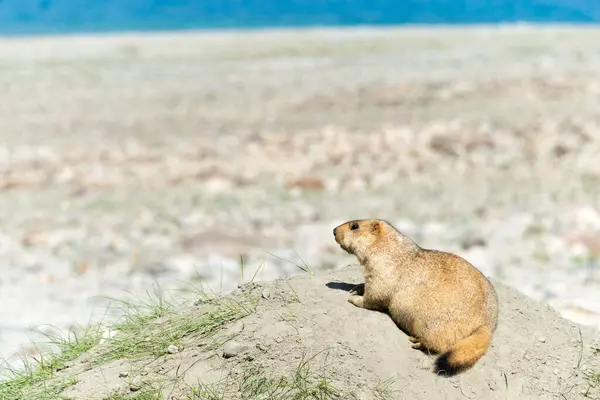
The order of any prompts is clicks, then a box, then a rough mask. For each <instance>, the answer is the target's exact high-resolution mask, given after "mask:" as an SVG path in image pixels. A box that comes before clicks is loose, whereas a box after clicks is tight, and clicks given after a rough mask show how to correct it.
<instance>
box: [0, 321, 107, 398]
mask: <svg viewBox="0 0 600 400" xmlns="http://www.w3.org/2000/svg"><path fill="white" fill-rule="evenodd" d="M102 332H103V328H102V326H101V325H100V324H95V325H90V326H89V327H87V328H85V329H83V330H81V332H77V331H75V330H72V331H70V332H69V333H68V334H67V335H66V336H65V337H63V336H60V335H50V334H47V333H42V335H43V336H45V337H46V338H47V339H48V342H49V344H50V345H52V346H53V347H55V348H56V349H57V350H56V351H53V352H52V353H48V354H41V355H40V356H39V357H37V358H34V359H33V360H30V359H28V358H23V359H22V363H23V368H20V369H17V368H15V367H12V366H10V365H9V364H8V363H7V362H5V365H4V366H3V367H2V369H1V370H0V373H1V375H2V378H3V381H2V382H0V399H2V400H20V399H24V398H30V399H35V400H46V399H48V400H49V399H57V398H60V396H59V394H60V393H61V392H62V391H63V390H64V389H65V388H66V387H68V386H70V385H73V384H75V383H76V380H74V379H65V380H59V381H58V382H52V383H47V381H48V380H49V379H50V378H51V377H52V376H53V375H54V373H55V372H56V371H58V370H61V369H64V368H65V367H67V365H68V363H69V362H71V361H73V360H75V359H76V358H77V357H79V356H80V355H81V354H83V353H85V352H87V351H88V350H90V349H92V348H93V347H94V346H96V345H97V344H98V343H99V342H100V339H101V338H102ZM26 391H27V394H26ZM25 396H26V397H25Z"/></svg>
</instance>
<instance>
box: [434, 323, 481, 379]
mask: <svg viewBox="0 0 600 400" xmlns="http://www.w3.org/2000/svg"><path fill="white" fill-rule="evenodd" d="M491 341H492V330H491V329H490V328H489V327H487V326H482V327H480V328H478V329H477V330H475V331H474V332H473V333H472V334H471V336H469V337H466V338H464V339H463V340H461V341H459V342H458V343H456V346H455V347H454V349H452V350H450V351H448V352H446V353H444V354H442V355H440V356H439V357H438V359H437V361H436V372H437V373H438V374H440V375H450V376H451V375H455V374H458V373H460V372H463V371H465V370H467V369H469V368H471V367H472V366H473V365H475V363H476V362H477V361H479V359H480V358H481V357H483V355H484V354H485V352H486V351H487V349H488V347H489V346H490V343H491Z"/></svg>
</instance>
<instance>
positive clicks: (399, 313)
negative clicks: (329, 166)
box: [333, 219, 498, 375]
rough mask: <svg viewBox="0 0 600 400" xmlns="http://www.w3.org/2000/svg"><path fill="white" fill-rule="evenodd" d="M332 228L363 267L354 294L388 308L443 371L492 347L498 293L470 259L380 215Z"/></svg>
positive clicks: (358, 302) (468, 363)
mask: <svg viewBox="0 0 600 400" xmlns="http://www.w3.org/2000/svg"><path fill="white" fill-rule="evenodd" d="M333 234H334V236H335V240H336V242H337V243H338V244H339V245H340V247H341V248H342V249H344V250H345V251H347V252H348V253H350V254H353V255H355V256H356V257H357V258H358V261H359V262H360V264H361V265H362V266H363V267H364V268H365V283H364V284H361V285H358V286H357V287H355V288H354V289H353V290H352V291H351V293H352V295H351V296H350V297H349V298H348V301H349V302H350V303H352V304H353V305H355V306H356V307H361V308H365V309H368V310H376V311H380V312H384V313H387V314H388V315H389V316H390V317H391V318H392V320H393V321H394V322H395V323H396V325H397V326H398V327H399V328H400V329H401V330H403V331H404V332H405V333H406V334H407V335H408V336H409V338H408V339H409V340H410V341H411V342H412V343H413V344H412V347H413V348H416V349H421V350H422V351H425V352H429V353H433V354H440V356H439V357H438V359H437V360H436V372H437V373H440V374H444V375H454V374H456V373H460V372H462V371H464V370H467V369H468V368H470V367H472V366H473V365H474V364H475V363H476V362H477V361H478V360H479V359H480V358H481V357H482V356H483V355H484V354H485V353H486V351H487V350H488V347H489V346H490V343H491V340H492V334H493V333H494V331H495V330H496V325H497V323H498V299H497V296H496V292H495V290H494V288H493V286H492V284H491V283H490V281H489V280H488V279H487V278H486V277H485V276H484V275H483V274H482V273H481V272H480V271H479V270H477V269H476V268H475V267H474V266H473V265H471V264H470V263H469V262H468V261H467V260H465V259H464V258H462V257H460V256H458V255H455V254H452V253H447V252H443V251H437V250H430V249H424V248H421V247H419V246H418V245H417V244H416V243H415V242H414V241H413V240H412V239H410V238H409V237H407V236H406V235H404V234H402V233H401V232H399V231H398V230H397V229H396V228H394V227H393V226H392V225H391V224H390V223H388V222H386V221H384V220H380V219H373V220H354V221H348V222H345V223H343V224H341V225H339V226H337V227H336V228H335V229H334V230H333Z"/></svg>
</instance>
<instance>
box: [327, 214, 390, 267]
mask: <svg viewBox="0 0 600 400" xmlns="http://www.w3.org/2000/svg"><path fill="white" fill-rule="evenodd" d="M387 227H388V224H387V223H386V222H385V221H381V220H378V219H358V220H354V221H348V222H344V223H343V224H341V225H338V226H337V227H335V229H334V230H333V235H334V236H335V241H336V242H337V243H338V244H339V245H340V247H341V248H342V249H344V250H346V251H347V252H348V253H350V254H354V255H355V256H357V257H358V258H359V259H361V258H363V257H366V256H367V255H368V254H369V253H370V251H371V250H372V249H373V245H374V244H375V242H377V240H379V239H380V238H381V237H382V235H383V234H384V230H387Z"/></svg>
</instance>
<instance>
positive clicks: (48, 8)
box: [0, 0, 600, 34]
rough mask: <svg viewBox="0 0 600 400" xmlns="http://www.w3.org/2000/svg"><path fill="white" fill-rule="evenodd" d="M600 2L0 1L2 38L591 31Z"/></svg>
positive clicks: (472, 0) (416, 0)
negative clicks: (341, 28)
mask: <svg viewBox="0 0 600 400" xmlns="http://www.w3.org/2000/svg"><path fill="white" fill-rule="evenodd" d="M599 21H600V0H545V1H544V0H512V1H511V0H170V1H168V0H0V33H1V34H27V33H74V32H94V31H128V30H170V29H192V28H194V29H196V28H257V27H281V26H324V25H328V26H332V25H333V26H335V25H346V26H347V25H364V24H368V25H381V24H424V23H426V24H469V23H507V22H532V23H555V22H569V23H593V22H599Z"/></svg>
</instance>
